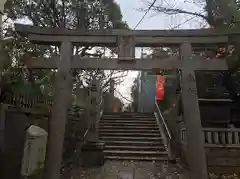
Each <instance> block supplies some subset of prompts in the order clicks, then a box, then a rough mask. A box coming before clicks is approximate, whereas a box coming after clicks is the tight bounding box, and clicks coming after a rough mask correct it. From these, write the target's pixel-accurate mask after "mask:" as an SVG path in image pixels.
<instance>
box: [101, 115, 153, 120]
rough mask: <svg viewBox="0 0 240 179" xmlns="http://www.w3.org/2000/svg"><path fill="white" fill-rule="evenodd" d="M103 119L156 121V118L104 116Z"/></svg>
mask: <svg viewBox="0 0 240 179" xmlns="http://www.w3.org/2000/svg"><path fill="white" fill-rule="evenodd" d="M102 119H109V120H114V119H115V120H120V119H122V120H131V119H132V120H151V121H156V119H155V117H154V116H126V117H124V116H102Z"/></svg>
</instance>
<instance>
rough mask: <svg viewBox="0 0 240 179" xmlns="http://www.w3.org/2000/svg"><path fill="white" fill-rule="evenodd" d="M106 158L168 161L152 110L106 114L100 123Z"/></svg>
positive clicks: (100, 136)
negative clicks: (148, 111) (149, 111)
mask: <svg viewBox="0 0 240 179" xmlns="http://www.w3.org/2000/svg"><path fill="white" fill-rule="evenodd" d="M99 138H100V140H101V141H104V142H105V149H104V153H105V159H112V160H115V159H121V160H143V161H165V160H167V152H166V150H165V148H164V145H163V140H162V137H161V134H160V131H159V129H158V126H157V122H156V119H155V117H154V115H153V114H152V113H105V114H103V117H102V119H101V121H100V123H99Z"/></svg>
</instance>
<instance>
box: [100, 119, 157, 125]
mask: <svg viewBox="0 0 240 179" xmlns="http://www.w3.org/2000/svg"><path fill="white" fill-rule="evenodd" d="M100 123H104V124H108V123H110V124H115V123H116V124H118V123H120V124H121V123H129V124H156V123H157V122H156V120H131V119H129V120H122V119H121V120H120V119H119V120H109V119H108V120H105V119H102V120H101V121H100Z"/></svg>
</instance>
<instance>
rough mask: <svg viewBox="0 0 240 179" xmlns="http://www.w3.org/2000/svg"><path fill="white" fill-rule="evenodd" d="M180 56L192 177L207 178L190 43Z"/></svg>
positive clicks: (186, 44)
mask: <svg viewBox="0 0 240 179" xmlns="http://www.w3.org/2000/svg"><path fill="white" fill-rule="evenodd" d="M180 56H181V60H182V62H183V70H182V79H181V87H182V102H183V110H184V112H183V116H184V122H185V125H186V134H187V149H188V151H187V155H188V156H187V160H188V162H189V164H190V166H191V167H192V172H191V177H190V178H194V179H207V178H208V172H207V163H206V156H205V149H204V137H203V132H202V125H201V119H200V111H199V105H198V96H197V86H196V79H195V73H194V70H195V69H194V64H193V63H194V62H193V59H192V47H191V44H190V43H188V42H186V43H183V44H181V46H180Z"/></svg>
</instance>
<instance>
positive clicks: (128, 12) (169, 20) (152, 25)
mask: <svg viewBox="0 0 240 179" xmlns="http://www.w3.org/2000/svg"><path fill="white" fill-rule="evenodd" d="M115 1H116V2H117V3H118V4H119V5H120V8H121V11H122V14H123V19H124V20H125V21H126V22H127V23H128V25H129V26H130V28H131V29H133V28H134V27H135V26H136V24H137V23H138V22H139V20H140V19H141V17H142V16H143V15H144V12H141V11H140V10H139V9H140V8H144V7H146V1H147V0H115ZM166 3H167V4H166ZM156 4H163V5H166V6H167V7H175V8H180V9H184V10H187V11H190V12H201V10H202V7H201V6H200V7H199V5H193V4H192V3H187V0H157V3H156ZM189 19H192V16H188V15H181V16H179V15H178V16H172V17H171V16H168V15H164V14H156V13H153V12H150V13H148V15H147V16H146V18H145V19H144V20H143V21H142V23H141V24H140V25H139V26H138V28H137V29H145V30H147V29H149V30H153V29H154V30H156V29H158V30H160V29H172V28H174V27H177V28H178V29H189V28H191V29H194V28H199V27H200V26H201V25H202V23H203V22H202V21H201V20H199V19H197V18H193V19H192V20H189ZM186 21H187V22H186ZM180 24H181V25H180ZM139 55H140V54H139V51H138V53H137V56H139ZM136 76H137V73H136V72H129V75H128V77H126V79H125V81H124V83H123V84H122V85H120V86H119V88H118V90H119V91H120V92H121V93H122V94H123V95H124V96H125V97H126V98H128V99H130V97H129V94H130V89H131V85H132V83H133V80H134V78H136ZM116 95H117V94H116ZM124 101H125V102H126V100H124Z"/></svg>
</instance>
